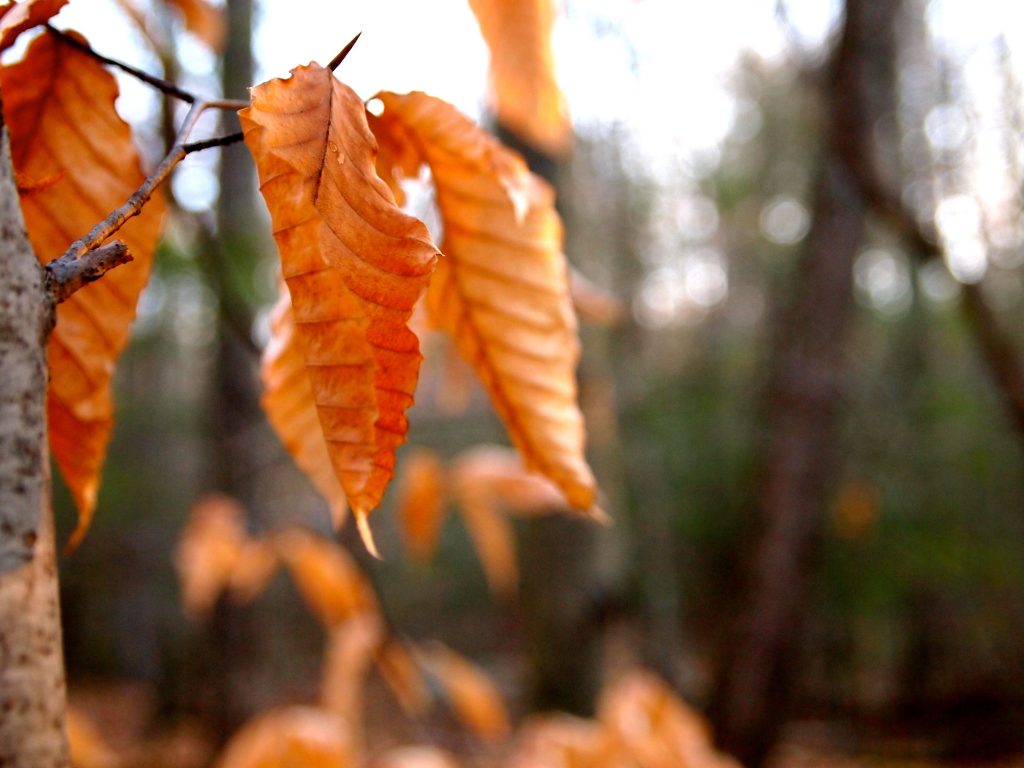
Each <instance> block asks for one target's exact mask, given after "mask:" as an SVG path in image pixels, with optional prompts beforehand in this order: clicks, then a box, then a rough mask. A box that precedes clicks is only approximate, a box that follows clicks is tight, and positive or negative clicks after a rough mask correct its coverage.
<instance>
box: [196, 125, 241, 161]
mask: <svg viewBox="0 0 1024 768" xmlns="http://www.w3.org/2000/svg"><path fill="white" fill-rule="evenodd" d="M244 139H245V135H244V134H243V133H242V132H241V131H238V133H229V134H228V135H227V136H215V137H214V138H212V139H204V140H203V141H191V142H189V143H188V144H183V145H182V147H181V148H182V149H184V150H185V154H186V155H190V154H192V153H193V152H200V151H202V150H204V149H212V148H213V147H226V146H228V145H229V144H237V143H238V142H240V141H243V140H244Z"/></svg>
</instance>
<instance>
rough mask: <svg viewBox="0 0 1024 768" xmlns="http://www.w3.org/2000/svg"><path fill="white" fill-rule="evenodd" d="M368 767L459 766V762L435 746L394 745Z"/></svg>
mask: <svg viewBox="0 0 1024 768" xmlns="http://www.w3.org/2000/svg"><path fill="white" fill-rule="evenodd" d="M370 768H459V764H458V763H457V762H456V761H455V758H454V757H452V756H451V755H450V754H448V753H447V752H445V751H443V750H441V749H438V748H437V747H396V748H394V749H389V750H388V751H387V752H385V753H384V754H383V755H381V756H380V757H378V758H376V759H375V760H374V761H373V762H372V763H370Z"/></svg>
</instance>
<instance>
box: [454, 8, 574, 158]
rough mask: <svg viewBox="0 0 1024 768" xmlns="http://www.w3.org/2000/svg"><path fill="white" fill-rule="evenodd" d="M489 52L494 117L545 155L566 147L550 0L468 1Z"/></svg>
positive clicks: (569, 128) (569, 136)
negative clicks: (513, 0) (516, 0)
mask: <svg viewBox="0 0 1024 768" xmlns="http://www.w3.org/2000/svg"><path fill="white" fill-rule="evenodd" d="M469 6H470V7H471V8H472V9H473V13H474V14H475V15H476V20H477V23H478V24H479V25H480V32H481V33H482V34H483V37H484V40H486V41H487V46H488V48H489V49H490V52H491V84H492V87H493V89H494V101H495V104H494V109H495V112H497V115H498V120H500V121H501V122H502V123H503V124H504V125H505V126H507V127H508V128H509V129H510V130H512V131H513V132H514V133H516V134H517V135H518V136H519V137H520V138H522V139H523V140H525V141H526V142H527V143H529V144H531V145H532V146H534V147H536V148H537V149H540V150H542V151H544V152H547V153H549V154H554V155H557V154H561V153H562V152H564V151H565V150H567V149H568V148H569V144H570V142H571V140H572V126H571V125H570V124H569V120H568V117H567V116H566V113H565V103H564V99H563V98H562V92H561V91H560V90H559V88H558V83H557V82H556V80H555V65H554V55H553V53H552V51H551V31H552V29H554V25H555V6H554V3H553V2H552V0H520V1H519V2H515V3H510V2H507V0H469Z"/></svg>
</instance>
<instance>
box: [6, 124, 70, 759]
mask: <svg viewBox="0 0 1024 768" xmlns="http://www.w3.org/2000/svg"><path fill="white" fill-rule="evenodd" d="M0 267H2V270H0V278H2V285H0V371H2V375H0V765H2V766H5V768H6V767H7V766H10V768H63V766H66V765H67V764H68V752H67V740H66V737H65V733H64V728H65V724H64V718H65V692H64V652H63V647H62V644H61V625H60V605H59V603H58V600H57V562H56V555H55V553H54V531H53V512H52V509H51V506H50V473H49V455H48V451H47V443H46V379H47V368H46V339H47V336H48V334H49V331H50V328H51V327H52V323H53V314H52V313H53V306H52V305H51V303H50V301H49V299H48V297H47V295H46V292H45V290H44V287H43V270H42V268H41V267H40V266H39V263H38V262H37V261H36V257H35V254H34V253H33V251H32V246H31V245H30V244H29V242H28V238H27V236H26V235H25V224H24V222H23V221H22V217H21V208H20V203H19V199H18V191H17V188H16V185H15V180H14V169H13V168H12V167H11V159H10V150H9V145H8V138H7V129H6V128H5V127H4V126H3V119H2V116H0Z"/></svg>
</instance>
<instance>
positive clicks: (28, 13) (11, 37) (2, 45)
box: [0, 0, 123, 256]
mask: <svg viewBox="0 0 1024 768" xmlns="http://www.w3.org/2000/svg"><path fill="white" fill-rule="evenodd" d="M67 4H68V0H25V2H21V3H15V4H13V5H7V6H6V7H5V8H2V9H0V13H2V15H3V18H0V51H6V50H7V49H8V48H10V47H11V46H12V45H14V41H15V40H17V39H18V36H19V35H20V34H21V33H22V32H26V31H28V30H30V29H32V27H38V26H39V25H40V24H45V23H46V22H47V21H49V20H50V19H51V18H53V17H54V16H56V15H57V13H58V12H59V11H60V9H61V8H63V7H64V6H65V5H67ZM5 98H6V97H5ZM122 202H123V201H122ZM59 255H60V254H58V256H59Z"/></svg>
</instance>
